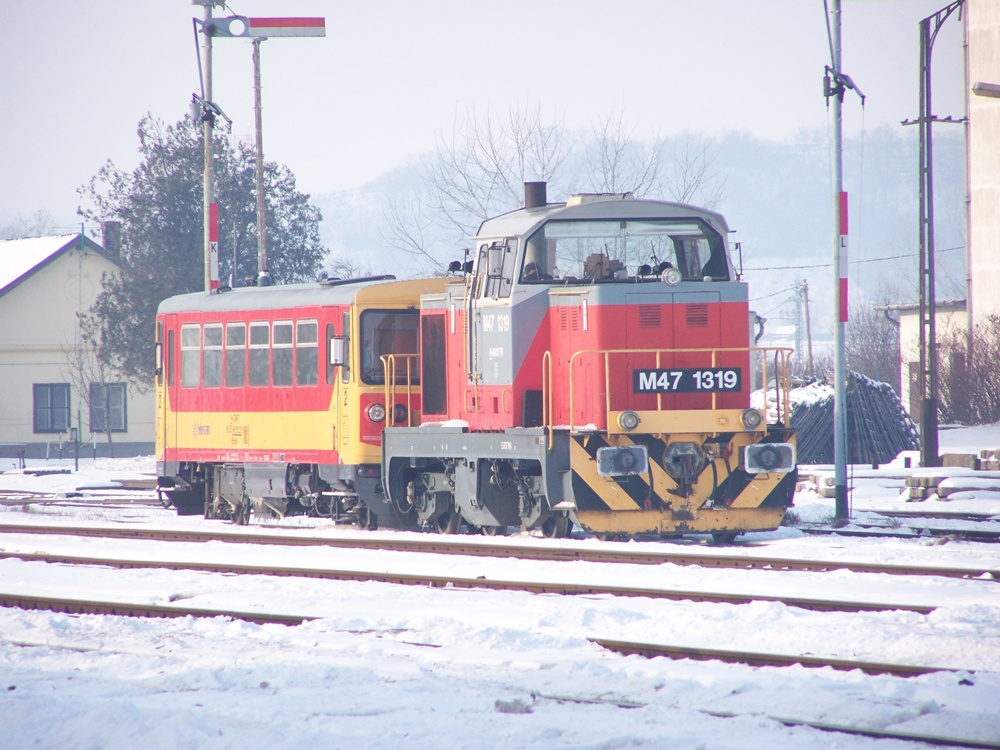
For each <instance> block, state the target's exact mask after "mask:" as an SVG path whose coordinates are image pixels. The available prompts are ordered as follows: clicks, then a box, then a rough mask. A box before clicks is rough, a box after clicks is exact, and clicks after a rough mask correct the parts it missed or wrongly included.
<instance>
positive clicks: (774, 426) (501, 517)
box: [157, 183, 796, 538]
mask: <svg viewBox="0 0 1000 750" xmlns="http://www.w3.org/2000/svg"><path fill="white" fill-rule="evenodd" d="M728 231H729V230H728V227H727V226H726V223H725V220H724V219H723V217H722V216H721V215H719V214H717V213H714V212H711V211H706V210H703V209H698V208H695V207H692V206H686V205H681V204H675V203H667V202H662V201H651V200H637V199H633V198H632V197H631V196H628V195H581V196H575V197H573V198H571V199H570V200H569V201H567V202H566V203H558V204H549V203H547V202H546V200H545V198H544V184H541V183H529V184H528V185H526V200H525V207H524V208H522V209H519V210H516V211H513V212H510V213H508V214H504V215H502V216H499V217H496V218H494V219H490V220H487V221H486V222H484V223H483V225H482V226H481V228H480V230H479V232H478V233H477V236H476V237H475V238H473V241H474V243H475V245H474V251H473V258H472V260H471V261H468V262H466V263H465V264H462V263H455V264H453V267H454V268H453V270H454V271H457V272H458V273H459V275H457V276H454V277H451V278H449V279H432V280H424V281H406V282H396V281H391V280H388V279H369V280H358V281H353V282H337V283H336V284H335V285H327V286H326V287H324V285H322V284H320V285H295V286H289V287H275V288H269V289H249V290H245V289H241V290H235V291H233V292H229V293H225V294H221V295H208V294H201V295H187V296H186V297H180V298H173V299H172V300H167V301H165V302H164V303H163V305H162V306H161V310H160V317H159V321H158V329H157V331H158V342H159V344H158V351H160V352H165V353H162V354H161V356H160V369H159V370H158V373H159V374H158V422H159V420H160V418H161V415H162V418H163V424H162V425H158V439H162V440H161V446H162V450H161V446H158V453H159V456H160V460H161V464H160V467H161V470H160V484H161V487H162V489H163V491H164V493H165V494H166V496H167V497H168V498H169V499H170V501H171V502H172V503H173V504H174V505H175V506H177V508H178V511H179V512H183V511H190V512H201V510H202V509H204V512H205V514H206V515H207V516H230V517H234V518H236V519H237V520H245V518H246V514H247V513H248V512H249V510H250V509H251V508H252V509H253V510H254V511H255V512H256V513H258V514H259V513H276V514H279V515H284V514H286V513H291V512H310V513H321V514H325V515H330V516H333V517H337V518H353V519H356V520H357V521H358V522H359V523H360V524H362V525H365V526H368V527H374V526H376V525H380V526H403V527H406V526H414V525H422V526H431V527H433V528H436V529H437V530H439V531H442V532H452V533H453V532H456V531H458V530H459V528H460V527H461V525H462V524H463V523H465V524H466V525H467V526H469V527H470V528H477V529H482V530H483V531H484V532H485V533H497V532H502V531H503V530H505V529H507V528H508V527H511V526H519V527H522V528H526V529H541V530H542V531H544V532H545V533H546V534H547V535H550V536H560V535H563V534H565V533H566V532H567V531H568V529H569V528H571V525H572V524H574V523H575V524H577V525H579V526H581V527H583V528H584V529H586V530H588V531H590V532H593V533H595V534H598V535H601V536H628V535H634V534H641V533H658V534H664V535H671V534H683V533H711V534H713V535H715V536H716V537H717V538H718V537H721V538H732V537H735V535H736V534H738V533H741V532H745V531H751V530H761V529H771V528H775V527H776V526H778V525H779V524H780V522H781V519H782V517H783V515H784V511H785V509H786V508H787V507H788V506H790V505H791V501H792V495H793V493H794V489H795V481H796V467H795V447H794V434H793V431H792V430H791V428H790V426H789V409H790V404H789V396H788V391H789V372H788V358H789V356H790V354H791V351H790V350H788V349H781V348H770V349H767V348H756V347H755V346H754V343H755V342H754V341H753V331H752V326H751V323H750V311H749V304H748V294H747V286H746V284H745V283H743V282H741V281H740V280H738V279H737V278H736V274H735V269H734V268H733V265H732V261H731V259H730V257H729V250H728V244H727V233H728ZM282 290H284V291H282ZM282 297H284V299H282ZM212 298H220V299H219V300H218V301H217V300H214V299H212ZM226 299H228V300H233V301H232V302H228V303H227V302H225V301H223V300H226ZM236 300H240V301H239V302H236ZM267 300H272V302H266V301H267ZM236 308H239V309H240V310H241V312H240V313H239V314H236V313H235V310H236ZM224 313H226V314H232V315H234V316H235V317H233V319H232V320H231V319H230V318H228V317H226V314H224ZM213 315H214V317H213ZM237 318H238V319H237ZM255 323H256V329H257V331H258V342H257V343H256V344H254V343H253V341H251V339H253V330H254V327H255ZM230 324H233V325H235V326H236V327H237V328H239V326H240V325H243V326H244V327H246V326H249V329H248V330H250V333H251V335H250V339H248V341H249V343H246V345H245V347H246V348H245V350H244V349H242V348H241V347H243V346H244V344H243V343H241V339H240V337H239V335H237V336H236V338H234V340H233V344H232V348H233V355H232V362H233V367H235V368H236V369H237V370H239V368H240V367H244V369H245V371H246V379H247V380H246V384H245V385H234V386H233V387H232V391H233V392H232V393H226V391H227V390H229V387H228V384H229V375H228V368H229V366H230V348H229V347H230V343H229V326H230ZM303 324H304V327H302V331H303V332H304V335H305V339H304V340H303V343H300V339H299V330H300V326H302V325H303ZM313 325H315V331H316V332H317V333H316V338H315V340H314V339H312V338H311V337H312V335H313V334H312V331H313V328H312V327H311V326H313ZM223 326H224V327H225V337H224V338H225V341H224V342H223V340H222V339H223V334H222V331H223ZM265 329H266V331H267V332H268V333H270V338H267V340H265ZM185 331H187V333H186V334H185ZM210 333H211V335H209V334H210ZM321 334H325V335H321ZM171 335H174V336H177V337H178V339H177V340H175V339H173V338H171ZM185 335H186V336H187V338H185ZM199 337H200V338H199ZM196 338H198V341H196ZM279 339H280V340H279ZM185 341H186V342H187V343H186V344H185V343H184V342H185ZM209 341H211V342H213V343H211V344H208V343H206V342H209ZM255 346H256V351H257V354H256V357H257V359H258V369H260V370H262V371H263V369H266V368H270V370H269V372H268V373H265V374H264V375H262V374H258V376H257V379H256V381H255V382H257V383H258V385H256V386H253V385H252V384H251V383H250V382H249V380H250V379H251V378H252V375H251V368H252V363H251V362H250V359H251V358H253V357H254V353H253V352H254V347H255ZM185 347H186V348H185ZM310 347H313V349H312V350H310ZM241 351H245V354H244V355H241V354H239V352H241ZM303 353H304V354H303ZM185 354H187V357H188V359H187V360H185V359H184V358H185ZM300 356H302V357H303V358H302V359H301V360H300ZM241 357H243V359H241ZM177 361H179V362H180V367H179V370H180V373H179V375H177V376H175V374H174V369H175V367H174V366H175V364H176V362H177ZM279 361H280V368H283V369H281V372H280V377H279V370H278V369H276V368H278V367H279V364H278V363H279ZM209 369H211V374H210V375H209V374H208V373H209ZM300 369H301V370H302V371H303V372H309V371H311V370H316V371H317V372H318V374H317V376H316V378H315V379H316V380H317V384H316V387H315V388H314V391H310V388H313V386H310V385H309V384H308V383H307V382H306V383H299V382H298V377H299V371H300ZM286 370H287V373H286V372H285V371H286ZM292 372H294V373H295V377H292V376H291V373H292ZM185 373H187V375H186V376H185ZM265 375H266V377H265ZM185 377H186V381H185ZM265 379H267V380H268V382H267V383H266V384H265V383H264V380H265ZM178 380H180V381H185V382H188V383H189V386H188V387H187V388H185V386H184V384H183V382H181V383H178V382H176V381H178ZM308 380H309V377H306V381H308ZM237 381H239V378H238V377H235V376H234V378H233V382H234V383H236V382H237ZM324 383H325V385H324ZM768 384H770V388H772V389H773V390H772V394H773V398H774V402H775V404H776V405H777V409H776V416H775V415H773V414H772V418H771V419H769V418H768V414H767V410H766V409H765V408H753V407H751V404H750V393H751V391H752V390H754V389H755V387H758V386H760V387H764V388H767V387H768ZM255 388H256V389H257V391H256V392H255V390H254V389H255ZM241 422H242V423H243V424H244V425H247V427H246V429H245V430H244V429H243V427H242V426H241V424H240V423H241ZM251 423H253V426H252V427H251V426H249V425H250V424H251ZM199 431H202V432H199ZM240 441H243V443H242V444H240V445H237V443H239V442H240ZM232 448H236V450H231V449H232Z"/></svg>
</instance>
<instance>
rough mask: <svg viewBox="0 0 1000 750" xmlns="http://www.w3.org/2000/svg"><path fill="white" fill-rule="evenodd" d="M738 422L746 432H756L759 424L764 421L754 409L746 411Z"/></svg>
mask: <svg viewBox="0 0 1000 750" xmlns="http://www.w3.org/2000/svg"><path fill="white" fill-rule="evenodd" d="M740 421H741V422H742V423H743V426H744V427H746V428H747V429H748V430H756V429H757V428H758V427H760V423H761V422H763V421H764V417H763V416H761V413H760V412H759V411H757V410H756V409H746V410H745V411H744V412H743V413H742V414H740Z"/></svg>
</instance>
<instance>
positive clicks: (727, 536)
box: [712, 531, 740, 546]
mask: <svg viewBox="0 0 1000 750" xmlns="http://www.w3.org/2000/svg"><path fill="white" fill-rule="evenodd" d="M739 535H740V534H739V532H738V531H713V532H712V544H715V545H720V546H721V545H726V544H732V543H733V542H735V541H736V537H738V536H739Z"/></svg>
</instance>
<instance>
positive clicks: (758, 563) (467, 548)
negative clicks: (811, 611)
mask: <svg viewBox="0 0 1000 750" xmlns="http://www.w3.org/2000/svg"><path fill="white" fill-rule="evenodd" d="M4 533H6V534H41V535H67V536H82V537H100V538H107V539H148V540H151V541H163V542H169V541H176V542H210V541H221V542H229V543H235V544H266V545H284V546H323V547H335V548H353V549H370V550H384V551H393V552H421V553H435V554H447V555H468V556H474V557H502V558H517V559H523V560H548V561H562V560H565V561H572V560H576V561H585V562H601V563H628V564H635V565H663V564H667V563H670V564H673V565H697V566H701V567H705V568H734V569H747V570H783V571H807V572H827V571H832V570H848V571H851V572H854V573H885V574H889V575H922V576H944V577H950V578H987V579H988V578H992V579H993V580H1000V568H997V567H983V566H981V567H969V566H944V565H935V566H931V565H898V564H888V563H873V562H859V561H843V560H799V559H792V558H785V557H778V556H766V555H727V554H724V553H717V552H706V551H704V550H628V549H615V548H614V547H615V546H617V545H607V547H608V548H607V549H595V548H593V547H586V546H583V545H579V546H552V545H541V544H517V543H505V542H493V541H487V540H485V539H482V538H480V539H475V538H465V539H463V538H455V537H446V536H437V535H434V536H431V537H430V538H428V539H414V538H413V537H412V536H408V537H406V538H391V537H385V536H371V537H369V538H361V537H357V536H352V537H344V538H341V539H335V538H331V537H317V536H308V535H304V534H294V533H281V534H270V533H268V534H265V533H255V532H248V531H228V530H227V531H220V530H212V531H201V530H170V529H149V528H138V527H128V528H114V527H97V526H65V525H48V526H43V525H39V524H14V523H0V534H4Z"/></svg>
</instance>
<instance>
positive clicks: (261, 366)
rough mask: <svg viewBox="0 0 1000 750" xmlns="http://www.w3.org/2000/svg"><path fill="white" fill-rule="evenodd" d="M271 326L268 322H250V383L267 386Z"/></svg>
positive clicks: (256, 386) (268, 381) (269, 370)
mask: <svg viewBox="0 0 1000 750" xmlns="http://www.w3.org/2000/svg"><path fill="white" fill-rule="evenodd" d="M270 359H271V326H270V324H268V323H251V324H250V378H249V381H250V385H251V386H252V387H255V388H259V387H264V386H267V385H268V384H269V383H270V382H271V380H270V372H271V368H270V364H271V362H270Z"/></svg>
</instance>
